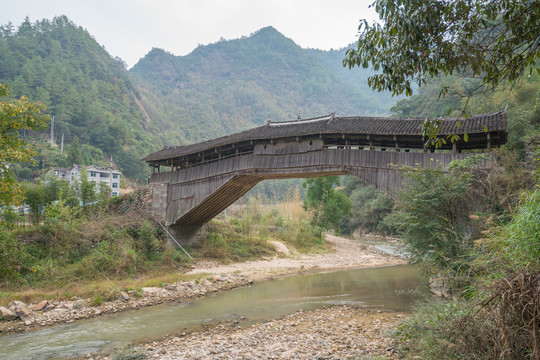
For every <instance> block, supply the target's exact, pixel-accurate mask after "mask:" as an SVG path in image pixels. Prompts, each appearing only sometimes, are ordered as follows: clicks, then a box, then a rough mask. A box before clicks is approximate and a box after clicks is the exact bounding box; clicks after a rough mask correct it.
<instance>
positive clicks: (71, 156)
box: [67, 136, 85, 166]
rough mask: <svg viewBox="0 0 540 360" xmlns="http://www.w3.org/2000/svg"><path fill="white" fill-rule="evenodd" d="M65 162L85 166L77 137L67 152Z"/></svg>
mask: <svg viewBox="0 0 540 360" xmlns="http://www.w3.org/2000/svg"><path fill="white" fill-rule="evenodd" d="M67 162H68V164H69V166H71V165H75V164H78V165H85V164H84V161H83V157H82V154H81V144H80V143H79V137H78V136H75V137H74V138H73V141H72V142H71V145H70V147H69V150H68V156H67Z"/></svg>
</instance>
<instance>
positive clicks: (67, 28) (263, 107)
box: [0, 16, 394, 182]
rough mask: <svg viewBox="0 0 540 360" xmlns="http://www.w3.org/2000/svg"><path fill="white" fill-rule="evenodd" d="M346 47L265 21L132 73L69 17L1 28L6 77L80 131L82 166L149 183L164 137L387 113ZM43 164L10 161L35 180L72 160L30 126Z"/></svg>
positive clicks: (152, 58) (186, 139)
mask: <svg viewBox="0 0 540 360" xmlns="http://www.w3.org/2000/svg"><path fill="white" fill-rule="evenodd" d="M343 52H344V50H333V51H320V50H313V49H302V48H300V47H299V46H297V45H296V44H295V43H294V42H293V41H292V40H290V39H287V38H286V37H285V36H283V35H282V34H280V33H279V32H277V31H276V30H275V29H273V28H271V27H269V28H264V29H261V30H260V31H258V32H256V33H254V34H252V35H251V36H249V37H243V38H241V39H236V40H231V41H220V42H218V43H215V44H211V45H206V46H202V45H201V46H199V47H198V48H197V49H195V50H194V51H193V52H192V53H191V54H188V55H186V56H183V57H180V56H174V55H172V54H170V53H167V52H166V51H164V50H160V49H153V50H152V51H150V52H149V53H148V54H147V55H146V56H145V57H144V58H143V59H141V60H140V61H139V63H138V64H136V65H135V66H134V67H133V68H132V69H131V70H129V71H128V70H127V69H126V67H125V64H124V63H123V62H122V60H121V59H119V58H113V57H112V56H111V55H110V54H109V53H108V52H107V51H106V50H105V49H104V48H103V47H102V46H101V45H99V44H98V43H97V42H96V41H95V39H94V38H93V37H92V36H91V35H90V34H89V33H88V32H87V31H86V30H85V29H83V28H81V27H78V26H77V25H76V24H74V23H73V22H72V21H70V20H69V19H68V18H67V17H65V16H59V17H55V18H54V19H53V20H41V21H36V22H31V21H30V20H29V19H28V18H27V19H26V20H25V21H24V22H23V23H22V24H20V25H19V26H14V25H13V24H11V23H10V24H7V25H3V26H1V27H0V83H8V84H10V85H11V95H12V96H13V97H15V98H18V97H20V96H23V95H24V96H27V97H28V98H29V100H30V101H40V102H42V103H43V104H45V105H46V106H47V110H46V113H47V114H50V115H52V116H54V120H55V142H56V143H57V144H60V142H61V137H62V134H63V136H64V143H65V146H66V148H69V146H70V145H71V143H72V142H73V141H74V139H75V138H76V137H77V138H78V140H79V142H80V146H81V152H82V154H83V160H84V162H85V164H84V165H89V164H92V163H96V164H108V163H110V159H111V157H112V159H113V162H114V163H115V164H116V165H117V166H118V167H119V168H120V170H121V171H122V172H123V173H124V174H125V175H126V176H127V177H128V178H130V179H138V180H140V181H142V182H144V181H145V180H146V179H147V177H148V169H147V167H146V166H145V165H144V163H142V162H141V161H140V159H141V158H143V157H144V156H145V155H147V154H148V153H150V152H152V151H155V150H157V149H158V148H160V147H161V146H162V145H164V144H166V145H181V144H188V143H193V142H197V141H201V140H206V139H209V138H213V137H216V136H222V135H226V134H229V133H232V132H235V131H239V130H242V129H246V128H249V127H253V126H256V125H261V124H262V123H264V122H265V121H266V120H267V119H272V120H285V119H291V118H297V117H298V116H301V117H302V118H306V117H310V116H319V115H322V114H328V113H330V112H332V111H337V112H338V114H339V115H348V114H357V115H359V114H362V115H370V114H384V113H388V112H389V108H390V106H391V105H392V104H393V103H394V101H393V100H392V99H391V97H390V96H388V95H381V94H374V93H371V92H370V91H369V90H368V88H367V85H366V84H365V82H364V81H363V80H365V78H366V77H367V76H368V74H369V72H368V71H352V72H350V71H347V70H345V69H344V68H343V66H342V65H341V59H342V57H343ZM23 135H24V136H26V137H27V139H29V140H31V141H33V142H34V143H35V144H36V145H37V147H38V150H39V156H38V158H37V160H38V161H37V163H36V164H34V165H29V164H22V165H18V166H16V168H15V169H14V170H15V171H16V173H17V174H18V176H19V177H20V178H23V179H32V178H35V177H37V176H39V175H40V174H42V173H43V170H44V169H48V168H49V167H51V166H70V165H71V164H70V163H69V161H68V159H67V156H66V155H65V153H63V154H60V151H59V147H51V146H50V145H48V144H47V143H46V141H45V140H46V139H48V136H49V135H48V132H47V131H46V132H44V133H41V134H30V133H25V134H23Z"/></svg>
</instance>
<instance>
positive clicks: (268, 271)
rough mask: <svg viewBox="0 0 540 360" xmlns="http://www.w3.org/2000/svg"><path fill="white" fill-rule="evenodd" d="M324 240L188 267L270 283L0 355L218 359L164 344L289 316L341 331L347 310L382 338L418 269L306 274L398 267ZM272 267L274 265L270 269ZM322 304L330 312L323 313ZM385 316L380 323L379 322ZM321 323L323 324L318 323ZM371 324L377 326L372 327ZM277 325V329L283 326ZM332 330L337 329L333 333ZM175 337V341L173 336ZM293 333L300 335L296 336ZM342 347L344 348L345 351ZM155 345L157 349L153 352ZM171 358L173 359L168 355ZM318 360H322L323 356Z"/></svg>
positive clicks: (60, 332) (123, 317)
mask: <svg viewBox="0 0 540 360" xmlns="http://www.w3.org/2000/svg"><path fill="white" fill-rule="evenodd" d="M330 241H331V242H332V243H333V245H334V251H333V252H332V253H330V254H321V255H315V256H294V255H293V256H290V257H286V258H282V257H275V258H273V259H266V260H263V261H259V262H252V263H243V264H233V266H230V265H229V269H225V268H224V267H223V266H221V265H217V267H216V266H214V267H213V266H212V265H210V266H209V265H208V264H205V265H203V266H201V264H198V265H199V266H198V268H196V269H194V272H196V271H202V270H204V272H205V273H210V274H221V275H217V277H221V276H225V278H226V277H227V276H230V277H232V276H240V277H242V275H241V274H240V275H239V273H242V272H243V273H244V274H248V275H251V277H252V278H254V279H255V280H261V279H262V278H267V279H268V278H275V280H272V281H264V282H260V283H257V284H255V285H254V286H251V287H243V288H238V289H234V290H230V291H227V292H225V293H221V294H218V295H215V296H214V295H212V296H210V297H206V298H203V299H199V300H193V301H188V302H185V301H182V302H180V303H175V304H168V305H165V306H154V307H150V308H147V309H141V310H137V311H128V312H126V313H123V314H119V315H114V316H108V315H107V316H100V317H99V318H96V319H92V320H87V321H79V322H76V323H72V324H66V325H62V326H57V327H52V328H45V329H43V330H39V331H31V332H28V333H26V334H18V335H8V336H4V337H0V358H2V359H42V358H43V359H47V358H50V359H54V358H66V357H72V356H89V357H88V358H90V357H98V356H97V355H86V354H95V353H96V352H100V351H110V350H111V349H112V348H118V347H122V346H124V345H125V344H129V343H133V342H139V343H140V342H141V341H142V342H145V343H146V345H142V346H143V351H145V352H146V353H148V354H151V355H152V356H153V357H154V358H163V359H168V358H208V359H213V358H221V357H217V356H215V354H214V355H212V354H211V353H204V354H203V353H198V352H197V351H195V352H191V353H188V352H186V351H187V349H188V348H189V346H188V348H186V344H184V345H179V346H180V347H181V348H182V351H184V352H183V355H179V352H178V349H176V350H174V349H175V345H174V344H173V343H171V341H173V342H178V341H179V339H181V338H182V339H183V338H184V335H182V334H186V336H185V339H190V336H192V335H191V334H192V333H196V332H197V331H200V328H201V326H202V327H205V328H206V327H208V328H209V329H210V330H211V331H214V332H215V331H217V332H219V331H220V329H221V327H223V326H225V325H223V324H226V326H228V327H230V328H227V329H224V330H223V331H224V333H230V334H233V333H235V332H236V331H238V333H242V331H248V333H249V334H251V335H253V334H259V335H260V334H263V333H265V331H262V330H261V328H260V326H262V323H265V322H267V321H270V322H269V323H268V324H270V323H273V322H276V324H279V323H280V322H284V324H285V323H286V322H287V321H288V320H287V319H288V318H289V317H290V316H293V317H294V316H297V317H300V318H303V319H304V320H301V319H300V318H296V320H294V321H299V323H303V322H304V321H308V324H309V321H310V320H309V319H311V318H313V319H319V320H318V322H317V323H315V322H313V323H312V325H313V326H318V327H319V328H328V329H330V328H336V326H337V327H338V328H339V326H341V325H340V323H339V321H343V320H339V321H338V322H337V323H336V322H335V321H331V319H334V318H336V316H337V318H339V317H340V316H342V315H339V314H344V313H348V314H349V315H350V316H353V317H354V318H356V319H368V320H366V321H367V322H372V324H371V325H370V326H367V327H366V326H364V327H363V329H364V330H363V331H360V332H359V333H366V334H368V333H371V332H373V331H375V332H376V333H377V334H378V335H377V334H374V333H371V335H372V337H373V336H375V337H381V336H383V335H382V333H383V331H382V330H381V329H383V328H386V327H387V326H391V324H393V321H394V320H395V321H397V320H396V319H398V318H400V317H401V316H402V314H399V313H395V311H406V310H408V308H409V306H410V301H411V299H412V298H411V297H410V295H409V292H410V291H411V290H412V289H415V288H417V287H419V286H420V287H421V286H423V285H425V281H424V280H423V279H422V278H421V277H420V276H419V274H418V272H417V270H416V269H414V268H413V267H410V266H399V267H383V268H379V269H356V270H347V271H338V272H327V273H317V274H313V273H312V272H313V271H319V272H320V271H330V270H331V269H335V268H351V267H353V268H354V267H358V266H359V264H362V265H364V266H386V265H390V264H396V263H398V264H399V263H402V262H404V261H403V260H400V259H399V258H396V257H394V256H392V255H382V254H380V253H378V252H377V251H373V249H370V248H366V246H365V245H364V244H361V243H359V242H357V241H351V240H348V239H343V238H337V237H334V238H330ZM261 264H262V265H261ZM276 264H278V265H277V267H276ZM279 264H286V265H287V266H280V265H279ZM238 265H240V266H241V269H240V270H239V269H238V267H236V268H235V266H238ZM254 269H255V270H254ZM298 272H300V273H303V274H301V275H297V276H293V277H281V275H283V274H291V273H298ZM227 274H229V275H227ZM231 274H234V275H231ZM215 276H216V275H215ZM218 282H219V281H218ZM343 306H345V307H343ZM326 307H331V308H330V309H325V308H326ZM321 311H323V312H324V311H329V312H331V313H332V314H333V313H334V312H336V314H337V315H336V314H333V315H331V316H330V315H328V316H322V315H318V314H320V313H319V312H321ZM387 311H393V313H392V314H393V315H380V314H387ZM291 314H292V315H291ZM374 315H375V316H383V319H382V320H381V319H376V318H373V316H374ZM385 316H386V318H384V317H385ZM284 317H285V318H284ZM346 317H347V316H345V318H346ZM390 318H391V319H392V320H390ZM321 319H323V320H324V321H326V323H321ZM381 321H382V324H383V325H381V326H378V325H377V324H378V323H380V322H381ZM219 324H221V325H219ZM374 324H375V325H377V326H372V325H374ZM216 325H217V326H216ZM349 325H350V326H349V327H354V324H349ZM276 326H277V327H281V326H282V325H276ZM212 329H213V330H212ZM249 329H252V330H249ZM298 329H304V332H306V330H309V326H308V327H306V326H299V327H298ZM208 331H209V330H208V329H206V330H204V331H203V332H202V333H200V334H199V335H197V337H196V339H204V338H205V336H210V338H208V337H206V338H207V339H212V338H213V336H214V335H215V336H218V335H216V334H217V333H216V334H214V335H212V334H213V333H208ZM261 331H262V332H261ZM336 331H337V332H339V331H338V329H337V328H336ZM307 333H309V331H307ZM205 334H206V335H205ZM179 335H180V337H178V336H179ZM244 335H245V334H244ZM259 335H257V336H259ZM274 335H276V336H273V337H276V338H279V336H278V335H279V334H274ZM298 335H299V336H300V335H301V333H299V334H298ZM193 336H194V335H193ZM245 336H247V335H245ZM260 336H263V335H260ZM260 336H259V337H260ZM265 336H266V335H265ZM164 337H165V338H164ZM158 338H164V340H161V342H155V341H152V339H158ZM367 338H369V337H366V339H367ZM261 339H262V338H261ZM351 339H352V338H351ZM381 339H382V338H381ZM285 340H287V338H285ZM289 340H291V339H289ZM311 340H313V339H311ZM311 340H309V339H307V340H306V342H303V343H302V344H304V343H305V344H308V343H310V341H311ZM364 340H365V339H364ZM197 341H198V340H197ZM261 341H262V340H261ZM313 341H315V340H313ZM336 341H337V339H336ZM381 341H382V340H381ZM195 343H197V342H195ZM195 343H194V344H195ZM360 343H361V342H358V341H357V342H356V343H354V344H352V343H351V344H349V345H347V346H351V347H352V348H351V349H355V348H354V346H356V347H357V348H358V349H359V350H358V351H357V352H356V353H358V354H360V353H361V352H362V351H368V352H369V353H370V354H371V353H373V351H372V350H373V349H379V348H380V344H379V346H375V347H373V346H368V347H367V348H366V344H367V343H366V344H364V343H362V344H364V345H363V346H362V347H360V348H359V347H358V346H360V345H359V344H360ZM372 343H373V342H371V344H372ZM152 344H154V345H152ZM355 344H356V345H355ZM199 345H200V344H199ZM207 345H208V344H207ZM207 345H204V347H205V348H208V349H209V350H208V351H217V353H221V352H222V351H220V350H216V349H217V348H213V349H214V350H212V346H207ZM293 345H294V344H288V345H284V346H283V349H282V350H283V351H281V350H280V349H281V347H280V346H278V345H276V349H274V350H272V351H269V350H268V349H266V350H264V349H263V350H264V351H263V352H268V353H272V354H274V355H276V356H277V355H279V356H280V357H283V356H282V354H281V352H286V351H287V350H290V349H291V346H292V347H293V348H294V347H295V346H293ZM312 345H313V344H312ZM312 345H310V346H312ZM190 346H191V345H190ZM193 346H195V347H197V346H196V345H193ZM313 346H314V345H313ZM347 346H346V347H345V348H346V349H348V347H347ZM259 347H260V346H259ZM296 347H298V346H296ZM154 348H155V349H158V351H154ZM237 348H238V346H237ZM334 348H335V349H340V347H339V346H338V345H336V346H335V347H332V349H334ZM299 349H300V350H298V351H299V353H297V355H295V357H297V358H302V356H300V355H301V354H304V353H305V346H304V347H300V348H299ZM302 349H304V350H302ZM370 349H371V350H370ZM191 350H193V349H191ZM244 350H245V351H244V352H243V353H249V351H248V350H249V349H247V348H246V349H244ZM326 350H328V349H326ZM326 350H324V346H323V348H321V351H323V352H324V351H326ZM280 351H281V352H280ZM335 351H336V350H334V352H335ZM223 353H224V354H225V353H227V352H223ZM293 353H295V352H294V351H293V352H290V354H293ZM356 353H355V354H356ZM166 354H168V355H166ZM170 354H176V355H173V357H167V356H169V355H170ZM252 354H254V353H252ZM233 355H234V354H233V353H229V356H228V357H225V358H246V359H247V358H250V357H241V356H240V357H238V356H236V355H234V356H233ZM286 355H287V354H286ZM103 356H105V357H104V358H107V355H101V356H99V357H103ZM242 356H243V355H242ZM325 356H326V355H325ZM325 356H324V357H322V358H327V357H325ZM270 358H272V357H270Z"/></svg>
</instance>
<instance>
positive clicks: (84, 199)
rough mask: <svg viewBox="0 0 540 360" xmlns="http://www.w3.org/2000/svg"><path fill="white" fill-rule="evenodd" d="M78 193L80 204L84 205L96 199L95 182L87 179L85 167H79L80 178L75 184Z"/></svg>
mask: <svg viewBox="0 0 540 360" xmlns="http://www.w3.org/2000/svg"><path fill="white" fill-rule="evenodd" d="M77 187H78V189H77V190H78V191H77V192H78V195H79V199H80V200H81V205H82V206H83V207H84V206H86V205H90V204H92V203H94V202H95V201H97V199H98V196H97V191H96V183H95V182H93V181H90V180H88V172H87V171H86V168H84V167H83V168H82V169H81V179H80V181H79V182H78V184H77Z"/></svg>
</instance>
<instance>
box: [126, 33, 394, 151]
mask: <svg viewBox="0 0 540 360" xmlns="http://www.w3.org/2000/svg"><path fill="white" fill-rule="evenodd" d="M344 53H345V52H344V50H341V51H320V50H312V49H302V48H300V47H299V46H298V45H296V44H295V43H294V42H293V41H292V40H290V39H288V38H286V37H285V36H283V35H282V34H280V33H279V32H278V31H277V30H275V29H274V28H272V27H267V28H263V29H261V30H259V31H257V32H256V33H255V34H253V35H251V36H250V37H243V38H241V39H236V40H231V41H220V42H218V43H215V44H211V45H207V46H200V47H198V48H197V49H195V50H194V51H193V52H192V53H190V54H189V55H186V56H174V55H172V54H170V53H168V52H166V51H164V50H161V49H153V50H152V51H150V52H149V53H148V54H147V55H146V56H145V57H144V58H143V59H141V60H140V61H139V62H138V63H137V64H136V65H135V66H134V67H133V68H132V69H131V70H130V74H131V76H132V79H134V81H135V82H136V83H137V85H138V86H139V88H140V92H141V94H142V95H143V102H144V106H145V108H146V109H147V111H148V113H149V114H150V116H151V117H152V119H153V120H154V121H156V122H157V123H158V124H159V127H160V128H161V129H163V130H166V131H167V133H165V134H163V135H162V136H163V141H164V142H166V143H167V144H181V143H191V142H196V141H200V140H205V139H209V138H212V137H216V136H221V135H225V134H228V133H232V132H236V131H239V130H243V129H246V128H249V127H253V126H258V125H261V124H263V123H264V122H265V120H266V119H272V120H286V119H296V118H297V117H298V116H301V117H302V118H307V117H313V116H319V115H323V114H328V113H330V112H333V111H337V113H338V115H353V114H354V115H379V114H385V113H388V112H389V108H390V106H391V105H392V104H393V103H394V101H393V100H392V99H391V97H390V96H389V95H386V94H378V93H373V92H372V91H371V90H369V89H368V87H367V84H366V83H365V81H363V80H364V79H365V78H366V77H367V75H368V72H366V71H363V70H352V71H349V70H347V69H344V68H343V66H342V64H341V61H342V59H343V57H344Z"/></svg>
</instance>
